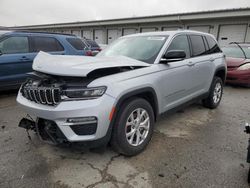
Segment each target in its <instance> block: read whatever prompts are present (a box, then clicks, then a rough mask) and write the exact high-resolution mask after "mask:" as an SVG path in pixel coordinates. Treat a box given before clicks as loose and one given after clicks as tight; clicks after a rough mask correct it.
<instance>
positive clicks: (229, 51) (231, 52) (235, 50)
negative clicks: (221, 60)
mask: <svg viewBox="0 0 250 188" xmlns="http://www.w3.org/2000/svg"><path fill="white" fill-rule="evenodd" d="M241 48H242V49H241ZM241 48H240V47H239V46H237V45H232V46H228V47H224V48H222V51H223V52H224V54H225V55H226V57H233V58H244V59H245V55H246V58H247V59H250V46H241ZM243 51H244V52H243ZM244 53H245V54H244Z"/></svg>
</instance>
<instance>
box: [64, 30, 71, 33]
mask: <svg viewBox="0 0 250 188" xmlns="http://www.w3.org/2000/svg"><path fill="white" fill-rule="evenodd" d="M63 33H66V34H71V30H63Z"/></svg>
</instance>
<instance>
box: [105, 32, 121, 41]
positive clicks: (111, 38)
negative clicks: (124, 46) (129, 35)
mask: <svg viewBox="0 0 250 188" xmlns="http://www.w3.org/2000/svg"><path fill="white" fill-rule="evenodd" d="M120 36H121V33H120V32H119V30H117V29H109V30H108V44H110V43H112V42H113V41H114V40H116V39H118V38H119V37H120Z"/></svg>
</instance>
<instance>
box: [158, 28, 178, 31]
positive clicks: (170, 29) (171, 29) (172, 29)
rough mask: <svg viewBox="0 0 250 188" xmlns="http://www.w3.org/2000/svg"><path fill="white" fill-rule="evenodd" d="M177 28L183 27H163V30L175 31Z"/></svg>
mask: <svg viewBox="0 0 250 188" xmlns="http://www.w3.org/2000/svg"><path fill="white" fill-rule="evenodd" d="M177 29H181V27H163V28H162V31H175V30H177Z"/></svg>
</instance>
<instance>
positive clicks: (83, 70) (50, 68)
mask: <svg viewBox="0 0 250 188" xmlns="http://www.w3.org/2000/svg"><path fill="white" fill-rule="evenodd" d="M147 66H150V64H148V63H144V62H141V61H137V60H135V59H131V58H128V57H124V56H120V57H89V56H69V55H50V54H48V53H45V52H39V53H38V54H37V56H36V57H35V59H34V62H33V66H32V68H33V70H35V71H39V72H43V73H46V74H52V75H58V76H74V77H86V76H87V75H88V74H89V73H90V72H92V71H94V70H98V69H108V68H115V67H147Z"/></svg>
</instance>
